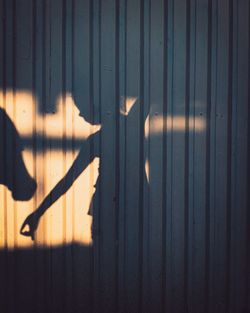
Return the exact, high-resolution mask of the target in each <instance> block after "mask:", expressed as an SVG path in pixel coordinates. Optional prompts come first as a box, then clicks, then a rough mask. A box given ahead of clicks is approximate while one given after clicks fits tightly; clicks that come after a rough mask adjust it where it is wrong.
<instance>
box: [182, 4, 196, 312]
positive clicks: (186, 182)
mask: <svg viewBox="0 0 250 313" xmlns="http://www.w3.org/2000/svg"><path fill="white" fill-rule="evenodd" d="M190 5H191V4H190V0H186V73H185V89H186V90H185V114H186V116H185V161H184V164H185V165H184V166H185V168H184V173H185V174H184V175H185V178H184V185H185V186H184V197H185V199H184V211H185V212H184V228H185V229H184V234H185V241H184V258H185V260H184V303H185V310H187V311H188V279H189V277H188V259H189V258H188V253H189V251H188V244H189V242H188V237H189V236H188V235H189V223H188V218H189V120H190V115H189V114H190ZM195 18H196V16H195Z"/></svg>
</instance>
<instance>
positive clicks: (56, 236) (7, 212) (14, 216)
mask: <svg viewBox="0 0 250 313" xmlns="http://www.w3.org/2000/svg"><path fill="white" fill-rule="evenodd" d="M37 107H38V104H37V100H36V99H35V98H34V97H33V95H32V93H30V92H26V91H22V92H20V91H19V92H15V93H14V92H13V91H11V90H9V91H7V92H5V93H3V92H0V108H2V109H4V110H5V112H6V113H7V115H8V117H9V118H10V120H11V121H12V122H13V124H14V125H15V128H16V130H17V132H18V134H19V135H20V137H21V138H22V139H23V142H24V143H25V140H29V142H30V143H31V144H30V145H28V146H24V150H23V151H22V157H23V161H24V164H25V167H26V169H27V171H28V173H29V175H30V176H31V177H33V178H34V179H35V181H36V183H37V189H36V192H35V194H34V196H33V197H32V198H31V199H30V200H28V201H15V200H14V199H13V197H12V193H11V191H10V190H8V188H7V187H6V186H4V185H0V198H1V201H0V234H1V236H0V248H1V247H7V248H14V247H29V246H32V245H33V244H36V245H41V246H43V245H49V246H51V245H59V244H64V243H69V242H72V241H74V242H79V243H82V244H85V245H90V244H91V243H92V239H91V223H92V217H91V216H90V215H88V210H89V205H90V202H91V198H92V196H93V193H94V185H95V182H96V179H97V177H98V167H99V158H95V159H94V160H93V161H92V162H91V163H90V164H89V165H88V167H87V168H86V169H85V170H84V171H83V173H82V174H81V175H80V176H79V177H78V178H77V179H76V180H75V182H74V183H73V185H72V187H71V188H70V189H69V191H68V192H67V193H66V194H64V195H63V196H62V197H60V199H58V200H57V201H56V202H55V203H54V204H53V205H52V206H51V207H50V208H49V209H48V210H47V212H46V213H45V214H44V215H43V216H42V218H41V222H40V224H39V226H38V229H37V232H36V240H35V242H33V241H32V240H31V238H30V237H25V236H23V235H21V234H20V232H19V231H20V227H21V225H22V223H23V221H24V220H25V218H26V217H27V216H28V215H29V214H30V213H31V212H32V211H34V210H35V209H36V208H37V206H38V205H39V203H40V202H41V201H42V200H43V199H44V197H45V196H46V195H47V194H48V193H49V192H50V191H51V190H52V189H53V187H54V186H55V185H56V184H57V182H58V181H59V180H60V179H62V178H63V177H64V175H65V174H66V172H67V171H68V169H69V168H70V166H71V165H72V163H73V161H74V160H75V158H76V156H77V154H78V152H79V149H80V147H79V145H78V146H74V140H77V141H78V142H81V140H85V139H86V138H88V137H89V136H90V135H91V134H93V133H95V132H97V131H99V129H100V126H98V125H95V126H94V125H91V124H89V123H87V122H86V121H85V120H84V119H83V118H82V117H80V116H79V111H78V109H77V107H76V106H75V104H74V101H73V99H72V97H71V96H70V95H69V94H68V95H66V96H65V97H60V98H58V99H57V110H56V112H55V113H54V114H44V115H41V114H40V113H39V112H38V109H37ZM37 136H39V138H42V142H43V143H46V146H43V145H42V143H41V142H38V141H36V137H37ZM64 139H67V140H68V141H69V142H70V144H69V145H70V147H71V148H72V149H64V147H63V140H64ZM53 140H56V141H57V145H56V146H53V145H50V142H51V141H53Z"/></svg>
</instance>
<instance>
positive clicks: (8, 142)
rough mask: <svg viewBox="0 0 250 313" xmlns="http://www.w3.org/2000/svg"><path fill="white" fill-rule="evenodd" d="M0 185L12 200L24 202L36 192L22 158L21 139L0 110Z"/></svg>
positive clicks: (33, 182)
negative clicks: (10, 195)
mask: <svg viewBox="0 0 250 313" xmlns="http://www.w3.org/2000/svg"><path fill="white" fill-rule="evenodd" d="M0 184H3V185H5V186H6V187H7V188H8V189H9V190H10V191H11V192H12V197H13V199H14V200H20V201H25V200H29V199H31V198H32V196H33V195H34V193H35V191H36V187H37V184H36V181H35V180H34V179H33V178H32V177H31V176H30V174H29V173H28V170H27V169H26V166H25V164H24V161H23V157H22V143H21V138H20V136H19V134H18V132H17V130H16V128H15V126H14V124H13V123H12V121H11V120H10V118H9V117H8V115H7V114H6V112H5V111H4V110H3V109H1V108H0Z"/></svg>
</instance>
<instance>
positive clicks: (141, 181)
mask: <svg viewBox="0 0 250 313" xmlns="http://www.w3.org/2000/svg"><path fill="white" fill-rule="evenodd" d="M144 3H145V1H144V0H140V87H139V88H140V91H139V103H140V149H139V159H140V168H139V193H140V194H139V221H140V223H139V243H140V246H139V263H140V264H143V229H144V225H143V220H144V214H143V207H144V186H143V184H144V177H145V176H146V175H145V168H144V163H145V160H144V136H145V134H144V124H145V123H144V110H143V108H144V103H145V102H144V93H145V90H144V44H145V43H144V39H145V38H144V36H145V34H144V31H145V27H144ZM138 286H139V303H138V313H141V312H142V309H143V301H142V298H143V267H142V266H140V268H139V285H138Z"/></svg>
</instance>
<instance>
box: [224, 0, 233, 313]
mask: <svg viewBox="0 0 250 313" xmlns="http://www.w3.org/2000/svg"><path fill="white" fill-rule="evenodd" d="M233 25H234V23H233V0H230V1H229V34H228V36H229V52H228V53H229V59H228V125H227V133H228V134H227V136H228V137H227V199H226V203H227V204H226V205H227V216H226V220H227V243H226V245H227V247H226V249H227V251H226V254H227V256H226V257H227V260H228V261H227V268H226V282H225V283H226V285H225V289H226V293H225V295H226V300H225V301H226V310H227V312H229V310H230V287H231V273H230V271H231V210H232V194H231V193H232V153H233V150H232V112H233V108H232V106H233Z"/></svg>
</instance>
